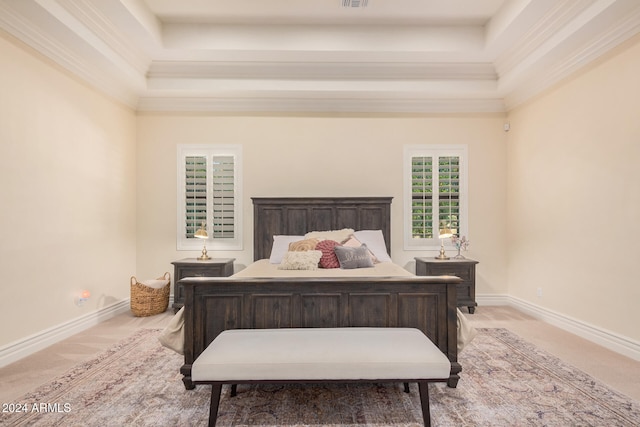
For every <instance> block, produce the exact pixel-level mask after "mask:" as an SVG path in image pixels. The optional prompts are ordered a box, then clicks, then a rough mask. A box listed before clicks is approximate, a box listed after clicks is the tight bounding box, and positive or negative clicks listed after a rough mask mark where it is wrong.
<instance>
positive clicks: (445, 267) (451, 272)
mask: <svg viewBox="0 0 640 427" xmlns="http://www.w3.org/2000/svg"><path fill="white" fill-rule="evenodd" d="M472 270H473V268H472V266H470V265H456V264H431V265H429V266H427V274H426V275H427V276H458V277H459V278H461V279H462V280H471V272H472Z"/></svg>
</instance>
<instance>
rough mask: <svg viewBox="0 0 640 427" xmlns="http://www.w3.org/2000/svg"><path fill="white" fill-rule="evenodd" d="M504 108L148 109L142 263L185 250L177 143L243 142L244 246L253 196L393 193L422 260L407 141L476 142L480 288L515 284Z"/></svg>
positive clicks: (143, 134) (142, 130)
mask: <svg viewBox="0 0 640 427" xmlns="http://www.w3.org/2000/svg"><path fill="white" fill-rule="evenodd" d="M503 122H504V118H503V117H501V116H472V117H447V116H441V117H357V116H333V117H330V116H315V117H313V116H257V115H256V116H250V115H245V116H237V115H236V116H228V115H218V116H215V115H184V114H181V115H176V114H174V115H171V114H143V115H141V116H140V117H139V119H138V177H137V179H138V273H139V274H140V275H142V276H145V277H147V276H148V277H153V276H154V275H157V274H159V273H161V272H163V271H165V270H166V269H167V268H170V267H171V265H170V263H171V261H173V260H176V259H181V258H185V257H193V256H195V255H197V254H198V253H197V252H184V251H179V252H178V251H176V204H177V202H176V147H177V144H180V143H182V144H212V143H214V144H215V143H218V144H241V145H242V147H243V155H244V176H243V178H244V186H243V192H244V214H245V215H244V233H245V234H244V250H243V251H236V252H231V251H230V252H224V253H220V252H218V253H216V254H215V256H224V257H227V256H228V257H234V258H236V259H237V263H238V265H239V267H241V266H242V265H247V264H248V263H250V262H251V261H252V257H253V247H252V228H253V225H252V224H253V216H252V215H253V211H252V205H251V197H253V196H369V195H376V196H393V203H392V230H391V234H392V257H393V259H394V261H395V262H397V263H399V264H401V265H403V266H406V267H407V268H408V269H412V268H413V263H412V262H413V258H414V257H415V256H425V255H435V252H433V253H425V252H420V251H404V250H403V241H402V226H403V223H402V215H403V203H402V191H403V189H402V185H403V178H402V154H403V146H404V145H405V144H468V147H469V164H470V166H469V175H470V177H469V192H470V197H469V205H470V220H469V227H470V230H471V231H470V235H469V236H468V237H469V238H470V240H471V247H470V250H469V252H468V254H467V255H468V256H469V257H475V258H477V259H478V260H479V261H480V266H479V267H478V293H483V294H487V293H491V294H495V293H499V294H505V293H506V292H507V285H506V227H505V224H506V199H505V194H506V184H505V178H506V145H505V141H506V135H505V133H504V131H503V130H502V127H503Z"/></svg>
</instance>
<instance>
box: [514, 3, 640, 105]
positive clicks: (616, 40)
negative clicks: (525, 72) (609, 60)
mask: <svg viewBox="0 0 640 427" xmlns="http://www.w3.org/2000/svg"><path fill="white" fill-rule="evenodd" d="M638 33H640V9H634V10H633V11H632V13H630V14H628V15H626V16H625V17H624V18H623V19H622V20H621V21H620V22H617V23H616V25H613V26H610V27H607V31H605V32H603V33H602V34H598V35H597V36H594V37H592V38H591V40H590V42H589V43H584V44H583V45H582V46H581V48H579V49H575V50H574V51H573V52H572V53H571V55H568V56H566V57H565V58H564V60H562V61H560V62H557V63H556V64H555V65H553V66H550V67H546V68H545V72H543V73H538V74H536V75H535V76H532V77H530V78H528V79H527V80H525V81H524V82H523V83H522V84H520V85H518V86H517V88H514V89H513V90H512V91H510V92H509V93H508V94H507V95H506V96H505V97H504V101H505V108H506V109H507V110H511V109H513V108H515V107H517V106H519V105H521V104H523V103H525V102H526V101H528V100H529V99H531V98H533V97H535V96H537V95H539V94H541V93H542V92H544V91H545V90H547V89H549V88H551V87H553V86H554V85H556V84H558V83H559V82H561V81H563V80H564V79H567V78H569V77H570V76H572V75H574V74H575V73H576V72H577V71H579V70H580V69H583V68H584V67H586V66H588V65H589V64H592V63H593V62H595V61H596V60H597V59H599V58H602V57H604V56H605V55H606V54H607V53H609V52H611V51H612V50H613V49H614V48H615V47H617V46H620V45H621V44H623V43H624V42H625V41H627V40H629V39H631V38H632V37H634V36H635V35H637V34H638Z"/></svg>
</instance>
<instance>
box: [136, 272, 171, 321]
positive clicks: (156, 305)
mask: <svg viewBox="0 0 640 427" xmlns="http://www.w3.org/2000/svg"><path fill="white" fill-rule="evenodd" d="M158 280H167V284H166V285H165V286H163V287H162V288H160V289H155V288H152V287H150V286H147V285H145V284H143V283H140V282H138V280H137V279H136V278H135V277H133V276H132V277H131V312H132V313H133V315H134V316H137V317H146V316H153V315H154V314H160V313H164V312H165V311H166V310H167V307H168V306H169V292H170V291H171V275H170V274H169V272H166V273H164V276H162V277H159V278H158Z"/></svg>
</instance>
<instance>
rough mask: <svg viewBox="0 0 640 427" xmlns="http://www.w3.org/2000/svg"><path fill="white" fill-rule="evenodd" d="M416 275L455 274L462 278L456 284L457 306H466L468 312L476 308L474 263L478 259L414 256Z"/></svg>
mask: <svg viewBox="0 0 640 427" xmlns="http://www.w3.org/2000/svg"><path fill="white" fill-rule="evenodd" d="M415 260H416V275H417V276H457V277H459V278H461V279H462V280H463V282H462V283H459V284H458V286H457V291H458V307H467V308H468V309H469V313H472V314H473V312H474V311H475V310H476V307H477V306H478V303H477V302H476V264H478V261H475V260H472V259H469V258H465V259H455V258H450V259H445V260H443V259H436V258H433V257H431V258H429V257H416V258H415Z"/></svg>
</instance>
